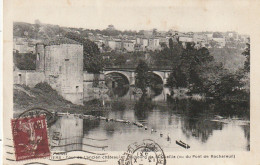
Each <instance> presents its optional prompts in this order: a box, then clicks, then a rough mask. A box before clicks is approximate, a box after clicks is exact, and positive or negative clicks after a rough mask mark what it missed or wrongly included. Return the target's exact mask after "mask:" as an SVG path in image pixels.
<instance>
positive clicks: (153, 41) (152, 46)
mask: <svg viewBox="0 0 260 165" xmlns="http://www.w3.org/2000/svg"><path fill="white" fill-rule="evenodd" d="M159 48H160V39H159V38H149V45H148V49H149V50H152V51H154V50H156V49H159Z"/></svg>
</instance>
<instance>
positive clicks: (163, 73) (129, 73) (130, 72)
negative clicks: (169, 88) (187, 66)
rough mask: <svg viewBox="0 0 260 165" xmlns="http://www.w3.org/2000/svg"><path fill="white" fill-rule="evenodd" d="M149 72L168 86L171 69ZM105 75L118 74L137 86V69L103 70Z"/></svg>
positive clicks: (151, 70)
mask: <svg viewBox="0 0 260 165" xmlns="http://www.w3.org/2000/svg"><path fill="white" fill-rule="evenodd" d="M149 72H151V73H153V74H154V75H156V76H158V77H160V79H161V80H162V82H163V85H165V84H166V82H167V78H168V77H169V75H170V73H171V70H169V69H167V70H166V69H150V70H149ZM103 73H104V75H108V74H111V73H118V74H120V75H122V76H124V77H125V78H127V80H128V82H129V84H130V85H135V76H136V74H135V68H105V69H104V70H103Z"/></svg>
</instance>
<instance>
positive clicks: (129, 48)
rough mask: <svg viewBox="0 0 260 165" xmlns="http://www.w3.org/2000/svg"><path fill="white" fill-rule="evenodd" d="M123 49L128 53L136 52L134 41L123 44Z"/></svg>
mask: <svg viewBox="0 0 260 165" xmlns="http://www.w3.org/2000/svg"><path fill="white" fill-rule="evenodd" d="M123 48H124V49H125V50H126V51H127V52H133V51H135V44H134V43H133V42H132V41H124V42H123Z"/></svg>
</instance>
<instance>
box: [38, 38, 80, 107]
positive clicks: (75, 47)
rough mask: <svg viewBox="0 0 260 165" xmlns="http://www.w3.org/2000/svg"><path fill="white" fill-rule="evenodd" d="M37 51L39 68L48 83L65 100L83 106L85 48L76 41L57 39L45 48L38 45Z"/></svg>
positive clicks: (46, 44)
mask: <svg viewBox="0 0 260 165" xmlns="http://www.w3.org/2000/svg"><path fill="white" fill-rule="evenodd" d="M36 50H37V56H38V53H39V60H38V62H37V60H36V64H37V68H38V70H41V69H43V70H44V73H45V79H46V82H47V83H48V84H50V85H51V87H52V88H53V89H55V90H57V91H58V93H59V94H60V95H61V96H63V97H64V98H65V99H67V100H69V101H71V102H72V103H75V104H83V46H82V45H81V44H80V43H78V42H76V41H74V40H70V39H67V38H57V39H55V40H52V41H49V42H48V43H45V44H44V46H43V45H41V44H39V45H37V47H36ZM42 52H43V56H41V53H42ZM41 57H42V58H41ZM37 58H38V57H37Z"/></svg>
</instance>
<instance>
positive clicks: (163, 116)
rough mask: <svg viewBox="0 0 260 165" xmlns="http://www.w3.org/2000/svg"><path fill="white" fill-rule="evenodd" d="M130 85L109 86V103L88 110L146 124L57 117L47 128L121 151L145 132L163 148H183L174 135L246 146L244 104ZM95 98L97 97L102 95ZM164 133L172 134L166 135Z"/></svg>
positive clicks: (213, 144)
mask: <svg viewBox="0 0 260 165" xmlns="http://www.w3.org/2000/svg"><path fill="white" fill-rule="evenodd" d="M131 90H133V87H128V89H125V91H123V92H122V91H120V90H119V89H118V90H115V89H114V91H110V92H111V93H113V94H111V95H110V94H109V98H110V99H109V100H106V101H105V104H103V105H104V106H106V107H109V108H107V109H102V108H100V109H99V110H93V111H90V112H88V114H91V115H93V116H104V117H107V118H108V119H121V120H129V121H132V122H134V121H137V122H140V123H142V124H143V125H144V126H146V127H147V128H148V129H147V130H145V129H144V128H138V127H137V126H135V125H133V124H124V123H119V122H113V121H106V120H99V119H91V120H89V119H88V120H87V119H84V120H83V119H81V120H80V119H74V118H73V117H62V118H61V119H59V120H58V121H57V123H56V124H55V125H54V127H53V128H51V129H50V131H51V134H52V135H55V132H56V134H57V132H60V134H61V136H62V137H63V138H64V137H65V138H68V139H69V138H70V137H72V136H81V137H85V138H86V137H89V138H93V137H98V138H103V139H108V140H107V141H106V144H108V145H109V146H108V150H113V151H124V150H126V148H127V146H128V145H129V144H130V143H133V142H137V141H139V140H142V139H146V138H149V139H153V140H155V141H156V142H158V143H159V144H160V145H161V146H162V147H163V148H164V150H165V151H166V152H167V151H175V150H177V151H178V150H180V151H181V150H183V148H181V147H179V146H177V145H176V144H175V142H174V141H175V140H182V141H185V142H186V143H188V144H189V145H190V146H191V148H190V149H189V150H202V151H204V150H234V151H236V150H249V149H250V126H249V118H250V115H249V104H246V103H237V102H223V101H219V100H204V101H201V100H192V99H170V98H167V94H168V93H169V90H168V89H167V88H163V89H162V90H160V92H161V93H160V94H159V95H158V92H156V91H155V92H154V91H151V94H149V93H148V94H147V95H146V96H137V95H134V94H133V92H131ZM126 91H127V92H126ZM117 92H119V93H117ZM120 92H122V93H123V94H122V93H120ZM125 93H126V94H125ZM155 98H157V99H155ZM158 98H161V99H158ZM99 102H100V103H102V97H100V101H99ZM100 106H101V107H102V105H100ZM151 130H153V131H151ZM161 135H162V136H161ZM167 137H170V139H171V140H167ZM220 139H221V140H220ZM82 141H83V142H85V143H86V142H89V141H86V140H84V138H83V140H82V138H73V139H72V138H70V140H67V141H66V143H72V142H82ZM60 144H65V142H60ZM77 147H78V148H79V149H80V146H75V148H77ZM60 149H63V150H68V149H71V148H68V147H67V148H66V147H64V148H60ZM93 150H97V149H95V148H93Z"/></svg>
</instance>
